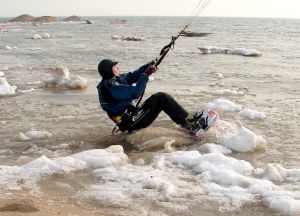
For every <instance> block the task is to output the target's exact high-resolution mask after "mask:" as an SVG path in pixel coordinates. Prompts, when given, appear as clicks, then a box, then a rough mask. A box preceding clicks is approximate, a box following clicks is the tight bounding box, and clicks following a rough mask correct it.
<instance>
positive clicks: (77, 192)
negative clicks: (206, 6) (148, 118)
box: [0, 17, 300, 215]
mask: <svg viewBox="0 0 300 216" xmlns="http://www.w3.org/2000/svg"><path fill="white" fill-rule="evenodd" d="M88 19H91V20H93V21H94V23H93V24H91V25H87V24H86V23H85V22H58V23H45V24H38V25H37V24H34V25H33V24H31V23H2V26H3V29H5V31H1V32H0V59H1V61H0V79H1V82H0V104H1V115H0V140H1V145H0V191H1V194H2V195H3V198H4V199H5V198H7V199H11V198H13V197H17V196H18V194H20V193H22V194H25V195H28V196H31V197H36V196H37V197H39V198H41V199H42V200H47V202H46V201H45V202H46V203H49V200H51V203H53V202H54V203H55V202H56V203H68V204H70V205H73V204H76V206H78V207H79V208H82V209H86V208H87V209H88V211H90V212H92V213H93V214H95V215H97V214H99V215H101V213H106V214H114V215H122V214H127V215H179V214H180V215H200V214H201V215H202V214H205V215H219V214H224V215H236V214H239V215H253V213H255V214H257V215H299V214H300V183H299V182H300V167H299V166H300V159H299V153H300V146H299V142H300V135H299V123H300V122H299V119H300V111H299V105H300V97H299V95H300V87H299V81H300V66H299V63H300V52H299V50H300V27H299V26H300V20H297V19H261V18H207V17H198V18H197V19H196V20H195V21H194V22H193V23H192V25H191V26H190V28H189V30H191V31H193V32H205V33H211V34H209V35H207V36H206V37H180V38H179V39H178V40H177V41H176V43H175V48H174V50H172V51H171V52H170V53H169V54H168V56H167V57H166V58H165V60H164V61H163V63H162V64H161V65H160V66H159V70H158V71H157V72H156V74H154V76H153V77H152V78H151V81H150V82H149V84H148V86H147V90H146V93H145V97H144V98H147V97H149V96H150V95H151V94H154V93H156V92H159V91H163V92H168V93H170V94H171V95H172V96H173V97H174V98H175V99H176V100H177V101H178V102H179V103H180V104H181V105H182V106H183V107H184V108H185V109H187V110H188V111H190V112H193V111H196V110H199V109H202V108H204V107H210V108H213V109H217V110H219V112H220V120H219V122H218V125H217V126H216V127H215V128H212V130H211V131H208V133H210V134H209V135H207V137H206V138H205V139H203V140H202V141H194V140H192V139H191V138H190V136H189V135H188V134H186V133H185V132H184V131H182V130H181V129H180V128H178V127H177V126H176V125H175V124H173V123H172V121H171V120H170V119H169V118H168V116H166V115H165V114H161V115H160V116H159V118H158V119H157V120H156V121H155V123H154V124H153V125H152V126H150V127H149V128H147V129H145V130H142V131H139V132H137V133H134V134H117V135H115V136H111V135H110V133H111V130H112V128H113V127H114V125H113V123H112V122H111V121H110V119H109V118H108V117H107V115H106V114H105V113H104V112H103V111H102V110H101V108H100V106H99V102H98V95H97V90H96V86H97V84H98V82H99V81H100V76H99V74H98V72H97V65H98V62H99V60H101V59H103V58H111V59H114V60H117V61H118V62H119V63H118V66H119V67H120V69H121V71H122V72H128V71H132V70H134V69H136V68H138V67H139V66H141V65H142V64H144V63H147V62H149V61H151V60H152V59H155V58H156V57H157V56H158V54H159V52H160V50H161V48H162V47H163V46H165V45H166V44H168V43H169V42H170V40H171V36H174V35H176V34H177V33H178V32H179V31H180V29H181V28H182V27H183V26H184V25H185V24H186V22H187V20H186V18H184V17H88ZM2 20H5V19H2ZM115 38H122V39H124V38H125V40H122V39H119V40H115ZM126 38H127V39H130V38H135V40H134V41H133V40H126ZM201 47H218V50H219V51H218V54H213V53H212V52H208V53H206V54H203V53H202V52H201V50H200V49H199V48H201ZM227 49H230V50H237V51H238V52H234V53H228V52H227V51H224V50H227ZM252 50H254V51H253V52H254V53H257V52H259V54H262V55H261V56H260V55H259V56H257V57H245V56H243V55H239V54H243V53H247V54H248V53H249V52H252ZM61 66H62V67H63V68H65V67H67V68H68V69H67V70H68V71H69V73H68V74H62V79H61V80H64V82H63V83H64V85H63V86H59V85H57V82H55V83H54V85H50V87H49V85H47V83H49V82H50V83H51V82H52V84H53V80H54V78H53V74H52V73H51V72H49V68H58V67H61ZM50 71H51V70H50ZM78 77H82V79H83V80H85V81H86V80H87V83H88V86H87V87H86V85H84V88H78V89H76V88H75V89H74V88H69V86H68V85H65V83H71V84H70V85H71V86H72V79H73V78H74V80H78V79H77V78H78ZM55 79H56V81H57V76H55ZM58 79H59V78H58ZM66 80H67V82H66ZM79 80H81V79H79ZM58 81H59V80H58ZM74 82H75V81H74ZM77 82H78V81H77ZM79 82H80V81H79ZM58 83H62V82H58ZM73 86H74V85H73ZM240 211H241V212H240ZM237 212H239V213H237Z"/></svg>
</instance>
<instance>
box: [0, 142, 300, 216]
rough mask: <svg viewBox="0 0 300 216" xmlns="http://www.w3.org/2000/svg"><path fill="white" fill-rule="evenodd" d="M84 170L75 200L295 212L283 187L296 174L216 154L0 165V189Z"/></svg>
mask: <svg viewBox="0 0 300 216" xmlns="http://www.w3.org/2000/svg"><path fill="white" fill-rule="evenodd" d="M80 170H86V171H90V172H91V175H92V176H93V178H94V179H95V180H96V181H94V182H93V183H92V184H90V185H87V186H86V187H84V188H82V189H81V190H80V191H78V192H77V194H75V196H74V197H75V198H78V199H83V200H86V201H93V202H98V203H101V204H102V205H103V204H104V205H105V204H106V205H112V206H121V207H122V206H123V207H126V206H128V205H131V203H132V202H133V201H134V200H136V199H143V200H148V201H151V200H153V201H154V200H159V201H160V202H165V203H169V204H168V205H169V206H170V207H171V208H174V209H180V208H181V209H180V210H179V211H181V212H184V211H186V210H187V209H184V208H183V209H182V206H181V204H179V203H178V202H176V200H177V201H178V200H181V201H180V202H183V203H184V202H191V201H193V200H201V201H205V200H206V201H208V200H210V201H212V200H214V199H218V205H220V206H219V208H220V209H222V211H230V210H232V209H236V208H239V207H241V206H242V205H244V204H247V203H252V202H256V201H257V200H259V201H260V202H262V203H263V204H264V205H266V206H268V207H269V208H270V209H272V210H273V211H277V212H279V213H280V214H283V215H297V214H299V213H300V197H299V194H298V193H297V192H295V191H293V189H292V188H290V187H289V183H292V182H293V183H297V182H300V170H299V169H286V168H284V167H282V166H281V165H279V164H267V165H266V166H265V167H262V168H255V167H253V166H252V165H251V164H250V163H249V162H246V161H244V160H238V159H235V158H232V157H229V156H225V155H224V154H222V153H208V154H201V153H200V152H199V151H196V150H193V151H175V152H171V153H161V152H157V153H156V154H154V156H153V157H152V158H151V160H150V162H148V163H146V162H145V161H143V159H140V160H139V162H138V163H133V162H132V161H130V160H129V158H128V156H127V155H126V154H125V153H124V151H123V148H122V147H121V146H110V147H109V148H106V149H92V150H87V151H83V152H80V153H77V154H73V155H70V156H67V157H59V158H53V159H50V158H47V157H46V156H42V157H40V158H38V159H35V160H33V161H31V162H29V163H27V164H24V165H22V166H4V165H2V166H0V174H1V175H0V185H2V186H4V187H7V188H9V189H12V190H20V189H22V188H27V189H30V190H32V189H37V188H38V186H37V184H36V183H37V182H38V181H42V180H43V179H47V178H50V177H51V176H53V175H57V174H59V175H63V176H65V175H69V174H70V173H74V174H75V172H76V171H80Z"/></svg>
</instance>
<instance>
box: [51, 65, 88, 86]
mask: <svg viewBox="0 0 300 216" xmlns="http://www.w3.org/2000/svg"><path fill="white" fill-rule="evenodd" d="M48 72H49V73H51V74H52V76H53V79H50V80H48V81H45V84H46V87H47V88H69V89H85V88H87V86H88V83H87V79H85V78H83V77H81V76H79V75H76V76H74V77H69V75H70V72H69V69H68V67H66V66H59V67H56V68H49V69H48Z"/></svg>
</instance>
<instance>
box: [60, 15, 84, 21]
mask: <svg viewBox="0 0 300 216" xmlns="http://www.w3.org/2000/svg"><path fill="white" fill-rule="evenodd" d="M63 21H65V22H78V21H81V19H80V17H79V16H75V15H74V16H70V17H68V18H65V19H63Z"/></svg>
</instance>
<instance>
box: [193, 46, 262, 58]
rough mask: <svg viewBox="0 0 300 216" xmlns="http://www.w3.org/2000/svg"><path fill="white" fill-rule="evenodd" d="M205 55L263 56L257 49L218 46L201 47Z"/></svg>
mask: <svg viewBox="0 0 300 216" xmlns="http://www.w3.org/2000/svg"><path fill="white" fill-rule="evenodd" d="M199 49H200V51H201V52H202V53H203V54H232V55H242V56H255V57H256V56H261V55H262V54H261V53H260V52H259V51H258V50H256V49H246V48H233V49H232V48H226V47H216V46H205V47H199Z"/></svg>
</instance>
